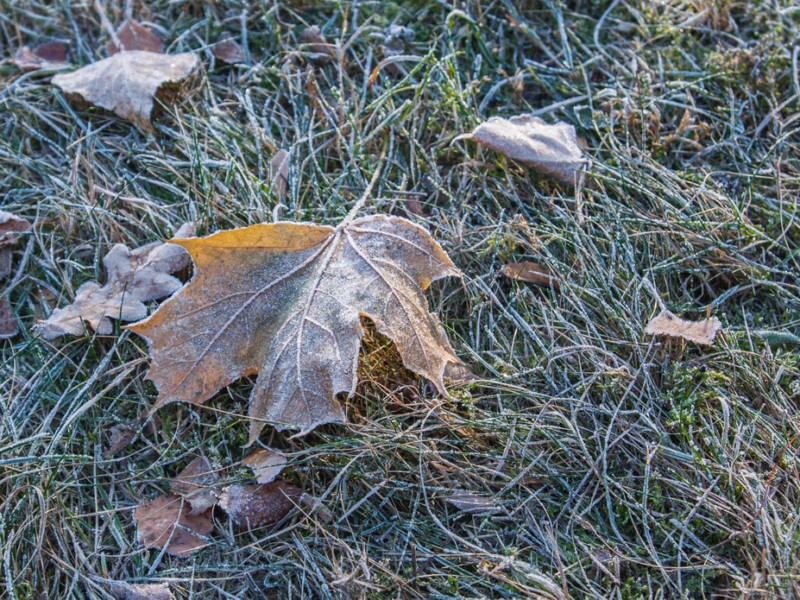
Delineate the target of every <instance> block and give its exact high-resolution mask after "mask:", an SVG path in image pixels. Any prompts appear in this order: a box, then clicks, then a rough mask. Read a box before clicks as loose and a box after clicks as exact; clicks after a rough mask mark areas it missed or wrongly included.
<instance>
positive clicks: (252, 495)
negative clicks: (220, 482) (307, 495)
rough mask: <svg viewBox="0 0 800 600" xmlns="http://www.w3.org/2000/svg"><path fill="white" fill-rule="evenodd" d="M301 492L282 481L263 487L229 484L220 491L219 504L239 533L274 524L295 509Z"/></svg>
mask: <svg viewBox="0 0 800 600" xmlns="http://www.w3.org/2000/svg"><path fill="white" fill-rule="evenodd" d="M300 494H301V490H300V489H299V488H296V487H294V486H293V485H289V484H288V483H286V482H285V481H273V482H272V483H267V484H264V485H238V484H237V485H231V486H228V487H226V488H224V489H223V490H222V496H221V497H220V500H219V505H220V507H222V509H223V510H224V511H225V512H227V513H228V516H230V518H231V521H233V523H234V524H235V525H236V527H238V528H239V529H242V530H243V531H251V530H253V529H257V528H259V527H263V526H264V525H269V524H271V523H277V522H278V521H280V520H281V519H282V518H283V517H285V516H286V515H287V514H289V511H290V510H292V509H293V508H294V507H295V500H296V499H297V498H299V497H300Z"/></svg>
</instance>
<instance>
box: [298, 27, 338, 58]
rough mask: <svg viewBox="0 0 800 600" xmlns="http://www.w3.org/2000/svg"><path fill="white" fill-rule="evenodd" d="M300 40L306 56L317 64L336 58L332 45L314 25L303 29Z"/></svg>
mask: <svg viewBox="0 0 800 600" xmlns="http://www.w3.org/2000/svg"><path fill="white" fill-rule="evenodd" d="M300 42H301V49H302V50H303V51H304V54H305V56H306V58H308V60H310V61H311V62H313V63H315V64H317V65H324V64H326V63H329V62H331V61H333V60H334V59H335V58H336V54H335V53H334V51H333V47H332V46H331V45H330V44H329V43H328V40H326V39H325V36H324V35H322V32H321V31H320V28H319V27H317V26H316V25H312V26H311V27H306V28H305V29H303V31H302V32H301V33H300Z"/></svg>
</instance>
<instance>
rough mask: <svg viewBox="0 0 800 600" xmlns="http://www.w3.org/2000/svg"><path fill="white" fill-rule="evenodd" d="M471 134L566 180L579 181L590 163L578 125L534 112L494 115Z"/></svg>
mask: <svg viewBox="0 0 800 600" xmlns="http://www.w3.org/2000/svg"><path fill="white" fill-rule="evenodd" d="M461 137H462V136H459V138H457V139H460V138H461ZM471 137H472V138H473V139H474V140H475V141H477V142H478V143H479V144H483V145H484V146H487V147H489V148H491V149H492V150H496V151H498V152H500V153H502V154H505V155H506V156H508V157H509V158H512V159H514V160H518V161H520V162H521V163H523V164H526V165H528V166H530V167H533V168H535V169H538V170H539V171H541V172H543V173H546V174H548V175H552V176H553V177H556V178H558V179H560V180H562V181H564V182H566V183H575V182H576V179H577V175H578V171H579V170H580V169H582V168H583V167H585V166H586V164H587V160H586V159H585V158H583V153H582V152H581V149H580V147H579V146H578V141H577V137H576V135H575V128H574V127H573V126H572V125H567V124H566V123H556V124H554V125H550V124H548V123H545V122H544V121H542V120H541V119H538V118H536V117H533V116H530V115H519V116H516V117H511V118H510V119H503V118H502V117H492V118H491V119H489V120H488V121H486V122H485V123H481V124H480V125H478V127H476V128H475V130H474V131H473V132H472V134H471Z"/></svg>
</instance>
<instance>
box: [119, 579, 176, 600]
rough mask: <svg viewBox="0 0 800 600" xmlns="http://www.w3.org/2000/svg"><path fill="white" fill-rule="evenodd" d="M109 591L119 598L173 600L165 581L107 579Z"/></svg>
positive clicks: (123, 599) (130, 599)
mask: <svg viewBox="0 0 800 600" xmlns="http://www.w3.org/2000/svg"><path fill="white" fill-rule="evenodd" d="M108 588H109V592H111V594H113V595H114V596H116V597H117V598H120V599H121V600H175V596H174V595H173V594H172V592H171V591H170V589H169V586H168V585H167V584H166V583H139V584H133V583H127V582H125V581H109V582H108Z"/></svg>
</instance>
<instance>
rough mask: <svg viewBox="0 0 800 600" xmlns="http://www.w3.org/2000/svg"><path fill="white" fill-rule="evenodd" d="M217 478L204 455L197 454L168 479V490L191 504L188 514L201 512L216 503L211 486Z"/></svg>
mask: <svg viewBox="0 0 800 600" xmlns="http://www.w3.org/2000/svg"><path fill="white" fill-rule="evenodd" d="M217 480H219V477H218V476H217V473H216V471H215V470H214V468H213V467H212V466H211V463H210V462H208V459H206V458H205V457H204V456H198V457H197V458H195V459H194V460H193V461H192V462H190V463H189V464H188V465H186V467H185V468H184V469H183V471H181V472H180V473H178V475H176V476H175V479H173V480H172V481H170V484H169V490H170V491H171V492H172V493H173V494H178V495H180V496H183V497H184V498H185V499H186V500H187V501H188V502H189V504H190V505H191V507H192V511H191V513H190V514H193V515H194V514H197V513H201V512H203V511H205V510H208V509H209V508H211V507H212V506H214V505H215V504H216V503H217V495H216V492H215V490H214V488H213V486H214V484H215V483H216V482H217Z"/></svg>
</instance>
